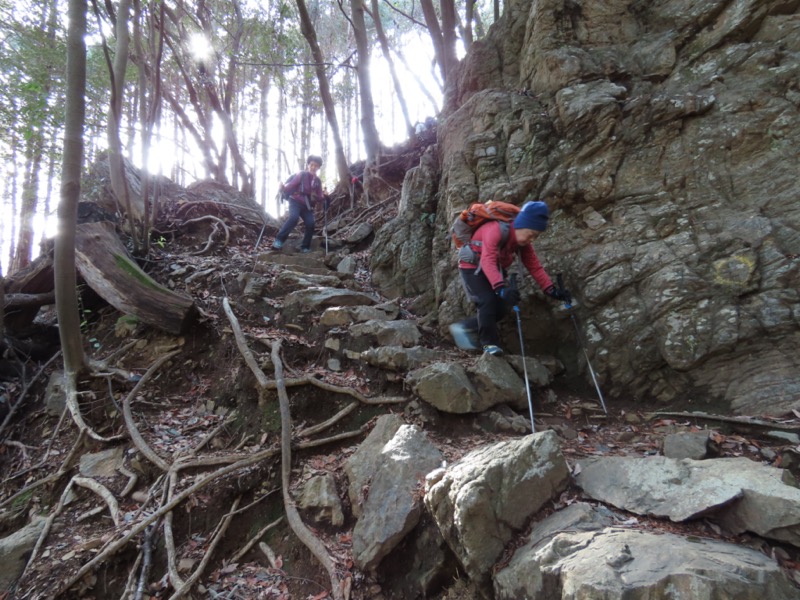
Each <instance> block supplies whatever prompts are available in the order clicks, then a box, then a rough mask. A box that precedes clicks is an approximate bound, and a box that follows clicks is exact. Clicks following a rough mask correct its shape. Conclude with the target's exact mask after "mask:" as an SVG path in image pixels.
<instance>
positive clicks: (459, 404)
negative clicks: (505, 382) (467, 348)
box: [406, 363, 488, 414]
mask: <svg viewBox="0 0 800 600" xmlns="http://www.w3.org/2000/svg"><path fill="white" fill-rule="evenodd" d="M406 384H407V385H408V386H409V387H410V388H411V390H412V391H413V392H414V394H416V395H417V396H418V397H419V398H420V399H421V400H424V401H425V402H427V403H428V404H431V405H432V406H434V407H435V408H438V409H439V410H441V411H442V412H446V413H457V414H458V413H469V412H480V411H482V410H484V409H485V408H488V406H485V405H484V404H483V400H482V399H481V397H480V396H479V395H478V392H477V391H476V390H475V386H473V385H472V382H471V381H470V380H469V377H468V376H467V372H466V370H464V367H463V366H462V365H461V364H458V363H434V364H432V365H428V366H426V367H422V368H420V369H415V370H414V371H411V372H410V373H409V374H408V376H407V377H406Z"/></svg>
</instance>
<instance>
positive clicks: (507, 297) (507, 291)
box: [495, 287, 520, 306]
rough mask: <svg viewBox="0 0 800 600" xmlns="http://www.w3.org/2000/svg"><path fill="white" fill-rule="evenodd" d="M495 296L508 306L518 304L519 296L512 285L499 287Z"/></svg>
mask: <svg viewBox="0 0 800 600" xmlns="http://www.w3.org/2000/svg"><path fill="white" fill-rule="evenodd" d="M495 293H496V294H497V297H498V298H500V299H501V300H502V301H503V302H505V303H506V305H508V306H516V305H517V304H519V300H520V296H519V290H517V289H516V288H513V287H501V288H499V289H498V290H497V291H496V292H495Z"/></svg>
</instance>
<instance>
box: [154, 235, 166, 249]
mask: <svg viewBox="0 0 800 600" xmlns="http://www.w3.org/2000/svg"><path fill="white" fill-rule="evenodd" d="M155 243H156V246H158V247H159V248H161V249H162V250H163V249H164V246H166V245H167V238H165V237H164V236H163V235H160V236H158V238H157V239H156V240H155Z"/></svg>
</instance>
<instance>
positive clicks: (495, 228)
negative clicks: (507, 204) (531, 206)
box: [458, 221, 553, 290]
mask: <svg viewBox="0 0 800 600" xmlns="http://www.w3.org/2000/svg"><path fill="white" fill-rule="evenodd" d="M509 227H510V229H509V232H508V239H507V240H506V243H505V245H503V246H502V247H500V242H501V241H502V233H501V230H500V223H498V222H497V221H491V222H489V223H486V224H485V225H481V226H480V227H478V229H477V230H476V231H475V233H474V234H473V235H472V241H473V242H480V243H481V245H480V250H481V252H480V257H481V260H480V265H481V271H482V272H483V274H484V275H486V279H488V280H489V283H491V284H492V289H495V290H496V289H497V288H499V287H502V286H503V284H504V281H503V271H502V270H503V269H508V267H510V266H511V264H512V263H513V262H514V257H515V256H516V254H517V253H519V257H520V260H521V261H522V264H523V265H525V268H526V269H528V272H529V273H530V274H531V277H533V279H534V281H536V283H537V284H539V287H540V288H542V289H543V290H546V289H547V288H549V287H550V286H551V285H553V282H552V281H551V280H550V276H549V275H548V274H547V272H546V271H545V270H544V267H543V266H542V263H540V262H539V258H538V257H537V256H536V252H535V251H534V250H533V244H526V245H525V246H519V245H517V238H516V236H515V235H514V225H513V224H510V225H509ZM458 266H459V268H461V269H477V268H478V265H474V264H472V263H468V262H463V261H462V262H460V263H459V264H458Z"/></svg>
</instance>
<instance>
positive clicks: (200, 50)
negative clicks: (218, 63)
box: [188, 32, 214, 62]
mask: <svg viewBox="0 0 800 600" xmlns="http://www.w3.org/2000/svg"><path fill="white" fill-rule="evenodd" d="M188 45H189V52H190V53H191V55H192V56H193V57H194V59H195V60H197V61H198V62H204V61H207V60H208V59H209V58H211V55H212V53H213V51H214V49H213V48H212V47H211V41H210V40H209V39H208V38H207V37H206V36H205V34H203V33H200V32H197V33H193V34H192V35H191V36H189V44H188Z"/></svg>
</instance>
